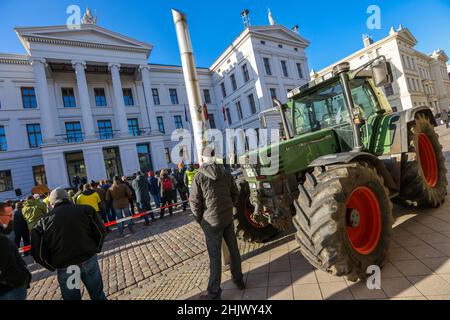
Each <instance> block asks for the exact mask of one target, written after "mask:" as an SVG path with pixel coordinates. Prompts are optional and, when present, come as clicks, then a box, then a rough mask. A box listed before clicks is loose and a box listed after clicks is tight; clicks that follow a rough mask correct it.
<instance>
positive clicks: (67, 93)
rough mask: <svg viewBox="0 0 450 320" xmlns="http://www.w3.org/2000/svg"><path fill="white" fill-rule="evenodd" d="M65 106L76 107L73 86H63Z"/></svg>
mask: <svg viewBox="0 0 450 320" xmlns="http://www.w3.org/2000/svg"><path fill="white" fill-rule="evenodd" d="M61 93H62V98H63V104H64V108H75V107H76V106H77V105H76V102H75V94H74V92H73V88H61Z"/></svg>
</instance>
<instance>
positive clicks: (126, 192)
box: [106, 182, 131, 209]
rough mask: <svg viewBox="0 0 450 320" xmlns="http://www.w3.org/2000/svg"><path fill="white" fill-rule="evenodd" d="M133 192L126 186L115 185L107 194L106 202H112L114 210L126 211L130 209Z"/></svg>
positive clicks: (121, 184)
mask: <svg viewBox="0 0 450 320" xmlns="http://www.w3.org/2000/svg"><path fill="white" fill-rule="evenodd" d="M130 198H131V191H130V188H128V187H127V185H126V184H123V183H120V182H119V183H117V182H115V183H113V185H112V186H111V188H109V189H108V191H107V192H106V201H111V200H112V205H113V208H114V209H126V208H129V207H130V201H129V199H130Z"/></svg>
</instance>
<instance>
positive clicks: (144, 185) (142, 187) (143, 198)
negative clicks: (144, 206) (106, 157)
mask: <svg viewBox="0 0 450 320" xmlns="http://www.w3.org/2000/svg"><path fill="white" fill-rule="evenodd" d="M131 186H132V187H133V189H134V192H135V193H136V202H145V203H150V202H151V200H150V190H149V185H148V181H147V179H146V178H145V177H144V176H143V175H139V176H137V177H136V179H134V180H133V182H132V183H131Z"/></svg>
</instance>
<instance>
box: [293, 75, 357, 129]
mask: <svg viewBox="0 0 450 320" xmlns="http://www.w3.org/2000/svg"><path fill="white" fill-rule="evenodd" d="M293 116H294V126H295V132H296V134H297V135H302V134H305V133H311V132H315V131H320V130H323V129H326V128H332V127H335V126H340V125H342V124H346V123H349V122H350V117H349V114H348V111H347V107H346V104H345V101H344V93H343V88H342V85H341V83H340V82H339V81H336V82H334V83H331V84H329V85H328V86H326V87H322V88H320V89H318V90H317V91H315V92H311V93H310V94H308V95H306V96H304V97H301V98H299V99H298V100H297V101H295V103H294V109H293Z"/></svg>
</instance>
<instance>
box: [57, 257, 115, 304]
mask: <svg viewBox="0 0 450 320" xmlns="http://www.w3.org/2000/svg"><path fill="white" fill-rule="evenodd" d="M78 267H79V268H80V276H81V279H80V280H81V282H83V284H84V286H85V287H86V289H87V291H88V293H89V297H91V300H106V296H105V293H104V292H103V280H102V274H101V272H100V267H99V265H98V258H97V256H96V255H95V256H93V257H92V258H90V259H89V260H87V261H85V262H83V263H82V264H79V265H78ZM57 273H58V282H59V287H60V288H61V294H62V297H63V299H64V300H81V290H80V288H75V289H69V288H68V286H67V285H68V284H73V280H74V279H73V276H74V273H73V272H72V273H67V268H66V269H58V272H57Z"/></svg>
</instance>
